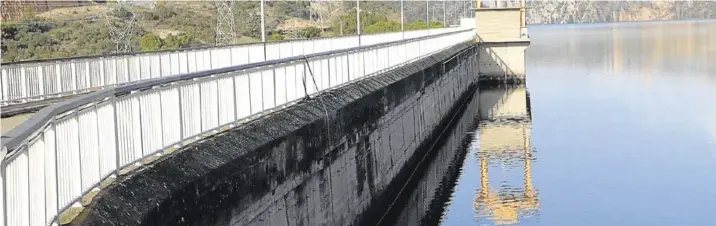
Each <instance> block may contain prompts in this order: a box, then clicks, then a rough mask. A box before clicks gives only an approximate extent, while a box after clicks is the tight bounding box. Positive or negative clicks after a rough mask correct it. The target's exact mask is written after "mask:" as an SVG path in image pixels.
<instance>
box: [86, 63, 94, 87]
mask: <svg viewBox="0 0 716 226" xmlns="http://www.w3.org/2000/svg"><path fill="white" fill-rule="evenodd" d="M90 64H92V63H91V61H89V60H87V61H85V86H86V88H90V89H91V88H94V87H92V78H91V77H92V71H90Z"/></svg>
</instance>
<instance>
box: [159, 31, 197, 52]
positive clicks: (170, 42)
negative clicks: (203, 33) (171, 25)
mask: <svg viewBox="0 0 716 226" xmlns="http://www.w3.org/2000/svg"><path fill="white" fill-rule="evenodd" d="M190 43H191V37H189V36H187V35H185V34H181V35H179V36H176V37H175V36H174V35H172V34H169V35H167V37H166V38H164V40H163V44H162V49H179V48H186V47H187V46H189V44H190Z"/></svg>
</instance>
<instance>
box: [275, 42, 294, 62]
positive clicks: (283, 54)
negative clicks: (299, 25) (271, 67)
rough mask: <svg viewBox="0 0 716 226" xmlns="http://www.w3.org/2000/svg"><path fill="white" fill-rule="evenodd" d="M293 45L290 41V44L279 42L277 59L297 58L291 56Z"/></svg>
mask: <svg viewBox="0 0 716 226" xmlns="http://www.w3.org/2000/svg"><path fill="white" fill-rule="evenodd" d="M294 43H295V42H294V41H290V42H281V43H279V44H278V51H279V59H284V58H287V57H292V56H297V55H293V44H294Z"/></svg>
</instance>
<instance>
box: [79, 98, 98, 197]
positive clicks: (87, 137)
mask: <svg viewBox="0 0 716 226" xmlns="http://www.w3.org/2000/svg"><path fill="white" fill-rule="evenodd" d="M78 126H79V131H78V132H79V152H80V163H81V164H82V165H81V174H80V175H81V177H82V178H81V179H82V190H83V191H87V190H90V189H91V188H92V187H94V184H95V183H97V182H98V181H99V179H100V170H99V144H98V140H97V139H98V131H97V112H96V111H95V109H94V107H90V108H87V109H85V110H82V111H80V112H79V117H78Z"/></svg>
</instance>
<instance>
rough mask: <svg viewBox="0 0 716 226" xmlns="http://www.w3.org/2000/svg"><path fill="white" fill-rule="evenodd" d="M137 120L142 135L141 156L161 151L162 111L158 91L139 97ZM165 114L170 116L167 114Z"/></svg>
mask: <svg viewBox="0 0 716 226" xmlns="http://www.w3.org/2000/svg"><path fill="white" fill-rule="evenodd" d="M138 99H139V109H140V115H139V118H140V120H141V122H140V128H141V131H142V132H141V134H142V156H149V155H150V154H151V153H153V152H155V151H157V150H161V149H162V147H164V145H163V141H162V139H163V137H162V134H163V131H162V112H163V111H164V109H162V104H161V102H160V101H161V98H160V96H159V91H158V90H154V91H150V92H146V93H143V94H142V95H139V97H138ZM167 114H171V113H169V112H167Z"/></svg>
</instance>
